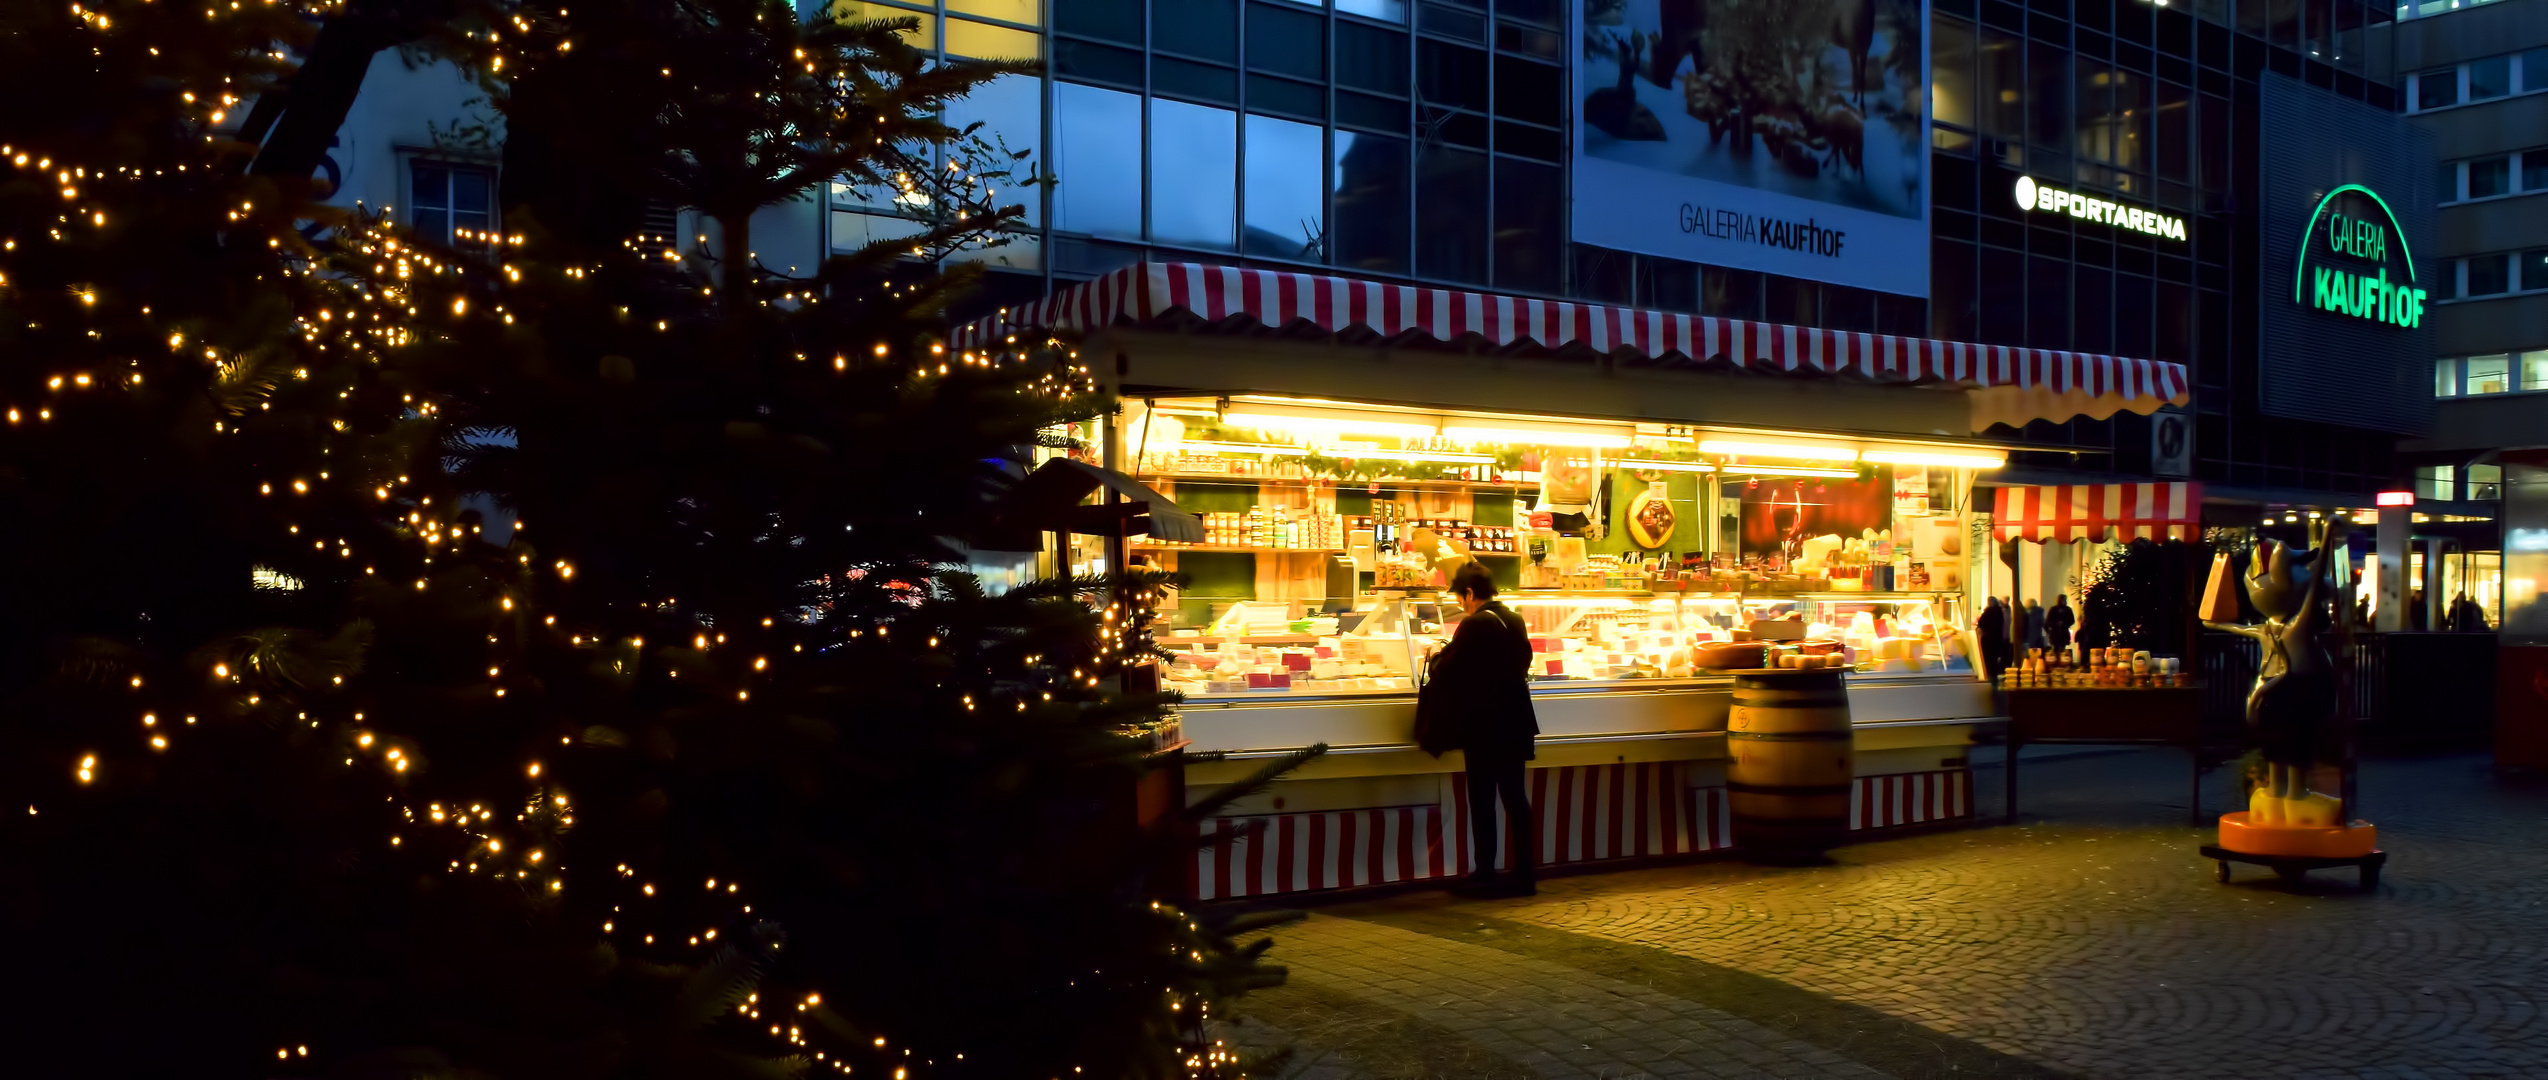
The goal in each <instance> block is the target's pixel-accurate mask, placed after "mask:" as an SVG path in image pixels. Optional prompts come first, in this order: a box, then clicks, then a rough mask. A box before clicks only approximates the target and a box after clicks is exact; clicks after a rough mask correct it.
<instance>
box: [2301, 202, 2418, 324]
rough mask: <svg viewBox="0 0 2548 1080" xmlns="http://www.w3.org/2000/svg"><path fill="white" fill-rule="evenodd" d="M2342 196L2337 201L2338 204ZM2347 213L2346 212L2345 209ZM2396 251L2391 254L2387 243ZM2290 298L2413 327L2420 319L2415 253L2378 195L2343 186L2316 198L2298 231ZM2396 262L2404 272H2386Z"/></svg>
mask: <svg viewBox="0 0 2548 1080" xmlns="http://www.w3.org/2000/svg"><path fill="white" fill-rule="evenodd" d="M2340 199H2341V204H2340ZM2348 209H2349V210H2352V211H2353V212H2352V213H2347V212H2346V211H2347V210H2348ZM2392 237H2394V238H2395V239H2396V241H2397V250H2396V252H2395V253H2394V256H2393V255H2392V253H2391V251H2390V249H2389V241H2390V239H2391V238H2392ZM2299 265H2300V269H2299V271H2298V277H2297V279H2296V280H2294V281H2293V282H2292V300H2293V301H2294V302H2296V303H2302V304H2307V305H2309V306H2310V307H2313V308H2316V309H2318V310H2320V311H2330V312H2334V313H2336V314H2339V315H2351V316H2353V317H2355V318H2357V319H2369V320H2372V321H2373V322H2382V323H2387V324H2389V325H2391V326H2397V327H2407V328H2412V327H2414V326H2416V325H2418V324H2420V323H2422V322H2423V321H2424V290H2422V289H2419V288H2416V287H2415V257H2414V255H2413V254H2412V253H2410V252H2409V251H2408V250H2407V244H2406V233H2405V232H2404V230H2401V229H2399V228H2398V218H2397V215H2396V214H2393V213H2390V212H2389V204H2388V203H2387V202H2385V201H2383V200H2382V199H2381V198H2380V196H2379V194H2378V193H2376V192H2374V191H2372V190H2371V189H2370V188H2367V187H2364V186H2362V185H2360V184H2346V185H2344V186H2343V187H2339V188H2337V189H2335V190H2334V191H2330V192H2328V193H2327V197H2326V198H2323V199H2320V200H2318V210H2317V212H2316V213H2313V214H2311V215H2309V228H2308V231H2306V232H2304V233H2302V234H2301V241H2300V262H2299ZM2392 266H2396V267H2399V268H2401V269H2402V270H2403V271H2404V273H2402V274H2400V275H2398V276H2397V277H2395V278H2392V277H2390V276H2389V268H2390V267H2392Z"/></svg>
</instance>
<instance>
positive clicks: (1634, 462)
mask: <svg viewBox="0 0 2548 1080" xmlns="http://www.w3.org/2000/svg"><path fill="white" fill-rule="evenodd" d="M1613 464H1616V465H1618V466H1619V467H1620V468H1623V469H1654V470H1658V471H1661V472H1715V471H1716V466H1714V465H1708V464H1704V463H1701V462H1696V461H1644V460H1639V459H1635V458H1621V459H1619V460H1618V461H1616V462H1614V463H1613Z"/></svg>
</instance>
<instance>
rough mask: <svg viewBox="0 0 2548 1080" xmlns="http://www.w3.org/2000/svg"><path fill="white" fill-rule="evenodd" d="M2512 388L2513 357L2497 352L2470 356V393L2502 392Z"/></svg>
mask: <svg viewBox="0 0 2548 1080" xmlns="http://www.w3.org/2000/svg"><path fill="white" fill-rule="evenodd" d="M2512 388H2513V387H2512V357H2510V356H2508V355H2506V354H2503V353H2496V354H2494V355H2493V356H2472V357H2469V358H2468V392H2469V393H2472V394H2500V393H2503V392H2504V391H2507V390H2510V389H2512Z"/></svg>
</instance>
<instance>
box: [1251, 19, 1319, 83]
mask: <svg viewBox="0 0 2548 1080" xmlns="http://www.w3.org/2000/svg"><path fill="white" fill-rule="evenodd" d="M1247 66H1249V67H1252V68H1259V69H1262V70H1265V71H1275V72H1281V73H1283V74H1285V75H1298V76H1300V77H1301V78H1304V79H1324V78H1326V77H1327V20H1325V19H1322V18H1320V17H1318V15H1317V14H1316V13H1314V12H1308V11H1302V10H1300V9H1298V8H1290V7H1275V6H1273V5H1271V4H1249V5H1248V6H1247Z"/></svg>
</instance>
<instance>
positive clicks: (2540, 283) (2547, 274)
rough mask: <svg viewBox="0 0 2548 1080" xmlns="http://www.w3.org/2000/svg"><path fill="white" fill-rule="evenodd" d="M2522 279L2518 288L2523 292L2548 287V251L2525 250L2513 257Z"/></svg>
mask: <svg viewBox="0 0 2548 1080" xmlns="http://www.w3.org/2000/svg"><path fill="white" fill-rule="evenodd" d="M2513 262H2514V265H2515V266H2517V267H2518V268H2519V273H2518V275H2517V276H2518V277H2519V278H2520V279H2521V280H2520V281H2519V283H2518V284H2517V286H2516V287H2517V288H2519V289H2521V291H2523V292H2533V291H2537V290H2540V289H2548V251H2525V252H2522V253H2521V254H2520V255H2517V256H2515V257H2514V259H2513Z"/></svg>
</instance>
